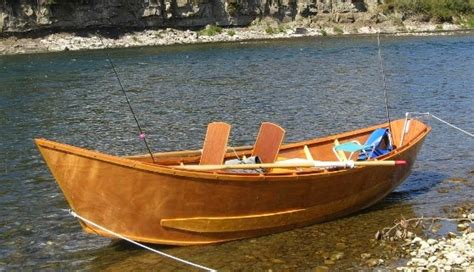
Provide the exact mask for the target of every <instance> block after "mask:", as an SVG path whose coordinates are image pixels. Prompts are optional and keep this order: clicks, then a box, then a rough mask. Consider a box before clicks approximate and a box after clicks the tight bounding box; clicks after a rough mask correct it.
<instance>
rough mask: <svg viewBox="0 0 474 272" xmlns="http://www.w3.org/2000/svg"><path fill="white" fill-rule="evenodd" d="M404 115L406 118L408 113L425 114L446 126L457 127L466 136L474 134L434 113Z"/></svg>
mask: <svg viewBox="0 0 474 272" xmlns="http://www.w3.org/2000/svg"><path fill="white" fill-rule="evenodd" d="M405 115H406V116H407V118H408V116H409V115H426V116H431V117H433V118H434V119H435V120H438V121H440V122H441V123H444V124H445V125H448V126H450V127H452V128H454V129H457V130H459V131H461V132H462V133H464V134H466V135H468V136H470V137H473V138H474V134H473V133H470V132H468V131H466V130H464V129H462V128H460V127H458V126H455V125H453V124H451V123H449V122H448V121H446V120H443V119H441V118H439V117H438V116H436V115H434V114H432V113H430V112H407V113H406V114H405Z"/></svg>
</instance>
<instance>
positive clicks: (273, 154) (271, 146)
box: [252, 122, 285, 163]
mask: <svg viewBox="0 0 474 272" xmlns="http://www.w3.org/2000/svg"><path fill="white" fill-rule="evenodd" d="M284 137H285V130H284V129H283V128H281V127H280V126H278V125H275V124H273V123H269V122H263V123H262V125H261V126H260V130H259V131H258V135H257V140H256V141H255V145H254V146H253V151H252V156H258V157H259V158H260V161H261V162H262V163H273V162H275V160H276V159H277V157H278V152H279V151H280V146H281V144H282V143H283V138H284Z"/></svg>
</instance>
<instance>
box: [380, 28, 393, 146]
mask: <svg viewBox="0 0 474 272" xmlns="http://www.w3.org/2000/svg"><path fill="white" fill-rule="evenodd" d="M377 47H378V57H379V64H380V70H381V72H382V81H383V93H384V102H385V112H386V115H387V120H388V127H389V128H390V132H391V133H392V131H393V130H392V121H391V119H390V110H389V108H388V95H387V80H386V79H385V69H384V65H383V58H382V49H381V46H380V30H379V31H378V32H377ZM390 138H391V137H390Z"/></svg>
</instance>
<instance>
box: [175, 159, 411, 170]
mask: <svg viewBox="0 0 474 272" xmlns="http://www.w3.org/2000/svg"><path fill="white" fill-rule="evenodd" d="M406 163H407V162H406V161H404V160H395V161H352V160H348V161H310V160H303V159H290V160H286V161H281V162H276V163H260V164H222V165H179V166H174V168H177V169H186V170H200V171H209V170H228V169H262V168H263V169H267V168H309V167H315V168H354V167H355V166H399V165H405V164H406Z"/></svg>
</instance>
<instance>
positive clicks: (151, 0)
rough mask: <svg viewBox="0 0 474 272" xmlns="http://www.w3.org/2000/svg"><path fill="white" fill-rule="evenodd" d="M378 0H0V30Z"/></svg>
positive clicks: (299, 13) (183, 23) (248, 16)
mask: <svg viewBox="0 0 474 272" xmlns="http://www.w3.org/2000/svg"><path fill="white" fill-rule="evenodd" d="M380 1H381V0H130V1H127V0H0V32H3V33H5V32H25V31H30V30H39V29H68V30H74V29H83V28H87V27H139V28H142V27H185V28H190V27H202V26H205V25H207V24H217V25H221V26H246V25H249V24H250V23H251V22H252V21H253V20H255V19H257V18H264V17H272V18H275V19H278V20H280V21H283V22H288V21H292V20H301V19H304V18H308V19H310V20H323V21H324V20H326V21H334V22H342V23H343V22H352V21H354V20H355V19H356V18H357V16H358V14H361V13H366V12H367V11H369V12H370V11H371V10H374V9H376V8H377V5H378V4H379V2H380Z"/></svg>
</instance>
